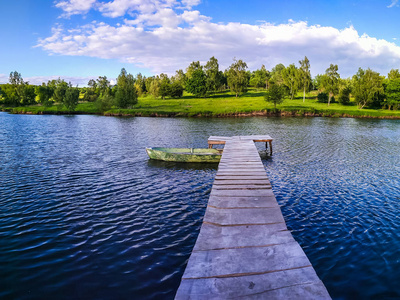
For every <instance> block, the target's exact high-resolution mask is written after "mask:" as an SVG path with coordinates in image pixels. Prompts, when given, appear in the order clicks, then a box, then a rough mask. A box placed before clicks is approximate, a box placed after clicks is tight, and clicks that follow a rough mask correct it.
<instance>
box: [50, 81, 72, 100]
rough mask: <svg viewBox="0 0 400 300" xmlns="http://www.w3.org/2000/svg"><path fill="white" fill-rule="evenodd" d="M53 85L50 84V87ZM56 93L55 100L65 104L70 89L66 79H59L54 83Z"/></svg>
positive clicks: (54, 94)
mask: <svg viewBox="0 0 400 300" xmlns="http://www.w3.org/2000/svg"><path fill="white" fill-rule="evenodd" d="M52 85H53V84H52V83H50V86H52ZM54 86H55V87H54V93H53V100H54V101H55V102H57V103H63V102H64V98H65V93H66V92H67V89H68V87H69V85H68V83H67V82H65V80H64V79H62V80H61V79H60V78H58V79H57V80H56V81H55V82H54Z"/></svg>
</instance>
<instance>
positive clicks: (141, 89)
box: [135, 73, 147, 96]
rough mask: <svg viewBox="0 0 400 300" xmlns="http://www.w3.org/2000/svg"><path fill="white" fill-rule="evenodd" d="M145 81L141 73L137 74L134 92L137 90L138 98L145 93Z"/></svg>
mask: <svg viewBox="0 0 400 300" xmlns="http://www.w3.org/2000/svg"><path fill="white" fill-rule="evenodd" d="M145 81H146V77H145V76H143V75H142V74H141V73H138V74H137V75H136V80H135V87H136V90H137V92H138V95H139V96H142V95H143V94H145V93H146V92H147V90H146V83H145Z"/></svg>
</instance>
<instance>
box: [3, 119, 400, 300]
mask: <svg viewBox="0 0 400 300" xmlns="http://www.w3.org/2000/svg"><path fill="white" fill-rule="evenodd" d="M250 134H270V135H271V136H273V137H274V139H275V141H274V142H273V145H274V155H273V157H272V158H268V157H267V156H266V155H265V152H264V145H262V144H261V143H260V144H259V145H258V148H259V150H260V154H261V155H262V157H263V158H264V159H263V162H264V164H265V167H266V171H267V173H268V175H269V177H270V179H271V182H272V184H273V189H274V192H275V195H276V197H277V200H278V202H279V204H281V205H282V207H281V208H282V212H283V215H284V217H285V220H286V223H287V225H288V227H289V229H290V230H291V231H292V234H293V235H294V237H295V239H296V240H297V241H298V242H299V243H300V244H301V246H302V247H303V249H304V250H305V252H306V254H307V255H308V257H309V259H310V260H311V262H312V264H313V266H314V268H315V269H316V271H317V273H318V275H319V276H320V278H321V279H322V280H323V281H324V283H325V285H326V286H327V288H328V291H329V292H330V294H331V295H332V297H333V298H335V299H396V298H400V287H399V285H398V283H399V282H400V250H399V249H400V237H399V234H398V232H399V227H400V220H399V217H398V215H399V209H400V204H399V203H400V202H399V201H400V179H399V171H400V150H399V149H400V147H399V145H400V121H396V120H361V119H325V118H229V119H183V118H182V119H171V118H114V117H100V116H28V115H8V114H5V113H0V157H1V167H0V266H2V267H1V268H0V298H18V299H39V298H43V297H44V296H46V297H47V298H57V299H89V298H90V299H171V298H173V296H174V294H175V292H176V289H177V287H178V285H179V282H180V278H181V276H182V273H183V271H184V268H185V264H186V262H187V259H188V257H189V255H190V252H191V249H192V247H193V245H194V243H195V240H196V237H197V234H198V231H199V229H200V226H201V220H202V217H203V215H204V212H205V207H206V205H207V200H208V196H209V193H210V191H211V186H212V182H213V179H214V175H215V174H216V169H217V166H216V165H214V164H209V165H207V164H205V165H203V164H202V165H197V164H177V163H164V162H153V161H149V160H148V158H147V156H146V153H145V151H144V148H145V147H148V146H167V147H168V146H169V147H173V146H179V147H186V146H191V147H206V141H207V138H208V137H209V136H210V135H250Z"/></svg>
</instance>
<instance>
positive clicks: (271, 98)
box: [264, 82, 285, 109]
mask: <svg viewBox="0 0 400 300" xmlns="http://www.w3.org/2000/svg"><path fill="white" fill-rule="evenodd" d="M284 96H285V90H284V89H283V87H282V85H279V84H276V83H273V82H271V83H270V86H269V88H268V90H267V93H266V94H265V96H264V100H265V101H267V102H271V103H273V104H274V107H275V109H276V105H277V104H281V103H283V100H284Z"/></svg>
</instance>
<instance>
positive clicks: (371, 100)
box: [352, 68, 383, 109]
mask: <svg viewBox="0 0 400 300" xmlns="http://www.w3.org/2000/svg"><path fill="white" fill-rule="evenodd" d="M352 84H353V91H352V94H353V96H354V99H355V102H356V103H357V106H358V108H359V109H363V108H364V107H365V106H366V105H374V104H375V105H376V104H378V103H377V102H378V101H379V99H380V98H379V96H380V95H379V94H380V93H383V78H382V77H381V76H380V75H379V73H377V72H374V71H372V70H371V69H369V68H368V69H367V70H363V69H361V68H359V69H358V72H357V73H356V74H355V75H354V76H353V79H352Z"/></svg>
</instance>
